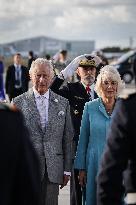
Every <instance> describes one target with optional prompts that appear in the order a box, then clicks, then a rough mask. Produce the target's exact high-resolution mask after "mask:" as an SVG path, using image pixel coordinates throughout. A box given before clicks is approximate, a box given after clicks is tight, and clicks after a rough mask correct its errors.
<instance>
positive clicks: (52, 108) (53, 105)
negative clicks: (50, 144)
mask: <svg viewBox="0 0 136 205" xmlns="http://www.w3.org/2000/svg"><path fill="white" fill-rule="evenodd" d="M58 103H59V101H58V99H57V98H55V94H54V93H53V92H52V91H51V90H49V108H48V122H47V125H46V132H50V131H51V127H52V121H53V120H52V117H53V116H54V113H56V110H58Z"/></svg>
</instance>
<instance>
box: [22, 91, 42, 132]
mask: <svg viewBox="0 0 136 205" xmlns="http://www.w3.org/2000/svg"><path fill="white" fill-rule="evenodd" d="M26 98H27V103H28V109H29V111H30V114H31V115H32V116H33V118H34V120H35V122H36V124H38V126H39V127H40V129H41V130H42V127H41V123H40V115H39V112H38V110H37V107H36V102H35V98H34V93H33V89H32V88H31V89H29V91H28V92H27V96H26Z"/></svg>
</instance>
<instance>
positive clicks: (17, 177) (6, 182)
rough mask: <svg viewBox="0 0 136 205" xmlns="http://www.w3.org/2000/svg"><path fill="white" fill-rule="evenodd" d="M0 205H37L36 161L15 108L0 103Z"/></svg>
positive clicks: (38, 173)
mask: <svg viewBox="0 0 136 205" xmlns="http://www.w3.org/2000/svg"><path fill="white" fill-rule="evenodd" d="M0 132H1V134H0V164H1V168H0V205H18V204H19V205H39V190H40V171H39V161H38V158H37V155H36V154H35V150H34V148H33V146H32V143H31V142H30V139H29V135H28V132H27V130H26V128H25V126H24V123H23V119H22V115H21V113H20V112H19V111H18V110H17V109H16V108H15V107H11V106H10V107H9V106H7V105H5V104H3V103H0Z"/></svg>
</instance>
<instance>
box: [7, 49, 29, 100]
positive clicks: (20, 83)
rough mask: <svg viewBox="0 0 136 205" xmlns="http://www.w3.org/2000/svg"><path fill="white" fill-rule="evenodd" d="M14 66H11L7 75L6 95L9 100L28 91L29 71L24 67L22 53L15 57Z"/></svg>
mask: <svg viewBox="0 0 136 205" xmlns="http://www.w3.org/2000/svg"><path fill="white" fill-rule="evenodd" d="M13 61H14V64H13V65H10V66H9V67H8V69H7V73H6V82H5V87H6V93H7V94H8V97H9V100H10V101H11V100H12V98H14V97H16V96H18V95H21V94H22V93H24V92H26V91H27V90H28V83H29V72H28V69H27V68H26V67H25V66H23V65H22V64H21V63H22V57H21V54H20V53H16V54H15V55H14V57H13Z"/></svg>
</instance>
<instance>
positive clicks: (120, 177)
mask: <svg viewBox="0 0 136 205" xmlns="http://www.w3.org/2000/svg"><path fill="white" fill-rule="evenodd" d="M135 113H136V93H134V94H130V95H129V96H128V97H127V98H126V99H120V100H119V101H118V102H117V106H116V108H115V112H114V117H113V119H112V123H111V127H110V132H109V135H108V141H107V147H106V150H105V153H104V156H103V158H102V163H101V169H100V173H99V176H98V189H97V193H98V195H97V205H109V204H110V205H118V204H122V198H123V197H122V196H123V195H122V193H123V191H124V190H123V186H122V184H123V183H124V186H125V192H126V194H127V196H126V202H127V204H135V205H136V114H135ZM124 171H125V174H123V172H124Z"/></svg>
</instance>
